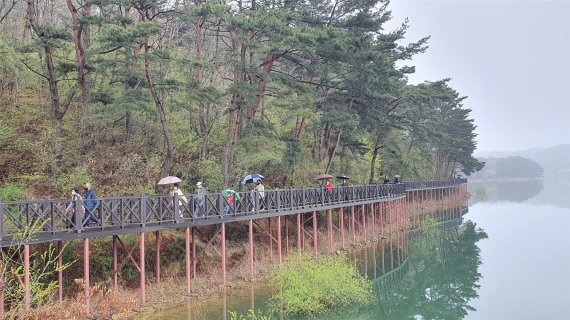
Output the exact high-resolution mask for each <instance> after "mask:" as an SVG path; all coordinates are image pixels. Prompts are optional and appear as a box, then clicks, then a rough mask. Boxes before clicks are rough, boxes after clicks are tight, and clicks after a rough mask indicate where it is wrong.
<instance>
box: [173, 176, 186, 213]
mask: <svg viewBox="0 0 570 320" xmlns="http://www.w3.org/2000/svg"><path fill="white" fill-rule="evenodd" d="M176 195H178V208H179V210H180V216H181V217H184V211H185V210H184V208H185V205H187V204H188V199H186V196H185V195H184V192H182V190H180V184H179V183H175V184H173V185H172V190H170V196H171V197H174V196H176Z"/></svg>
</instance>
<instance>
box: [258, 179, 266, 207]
mask: <svg viewBox="0 0 570 320" xmlns="http://www.w3.org/2000/svg"><path fill="white" fill-rule="evenodd" d="M256 183H257V185H256V186H255V191H256V192H257V196H258V200H259V210H265V209H267V206H266V205H265V186H264V185H263V182H262V181H261V180H257V182H256Z"/></svg>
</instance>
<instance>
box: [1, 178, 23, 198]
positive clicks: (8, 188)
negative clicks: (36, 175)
mask: <svg viewBox="0 0 570 320" xmlns="http://www.w3.org/2000/svg"><path fill="white" fill-rule="evenodd" d="M25 191H26V186H25V185H23V184H20V183H10V182H9V183H5V184H3V185H0V201H1V202H8V201H17V200H20V199H23V198H24V193H25Z"/></svg>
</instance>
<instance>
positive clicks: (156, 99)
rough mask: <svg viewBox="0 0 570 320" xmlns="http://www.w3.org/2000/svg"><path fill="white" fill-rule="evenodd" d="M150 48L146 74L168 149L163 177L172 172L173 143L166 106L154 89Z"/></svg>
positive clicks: (146, 51)
mask: <svg viewBox="0 0 570 320" xmlns="http://www.w3.org/2000/svg"><path fill="white" fill-rule="evenodd" d="M149 49H150V46H149V45H148V44H144V51H145V55H144V74H145V77H146V81H147V84H148V90H149V91H150V95H151V96H152V99H153V100H154V104H155V106H156V111H157V112H158V120H159V121H160V126H161V128H162V138H163V140H164V146H165V148H166V156H165V158H164V160H163V163H162V172H161V175H163V176H164V175H170V174H171V170H172V164H173V161H174V160H173V152H172V142H171V140H170V132H169V130H168V124H167V122H166V112H165V111H164V105H163V104H162V100H161V98H160V96H159V95H158V92H156V89H155V87H154V82H153V80H152V77H151V75H150V60H149V59H148V56H149V54H150V50H149Z"/></svg>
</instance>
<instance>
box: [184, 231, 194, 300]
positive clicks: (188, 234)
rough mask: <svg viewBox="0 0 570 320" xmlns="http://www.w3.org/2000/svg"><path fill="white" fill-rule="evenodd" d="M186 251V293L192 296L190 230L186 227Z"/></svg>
mask: <svg viewBox="0 0 570 320" xmlns="http://www.w3.org/2000/svg"><path fill="white" fill-rule="evenodd" d="M184 249H185V250H184V251H185V252H186V256H185V257H184V258H185V259H184V260H185V262H186V263H185V271H186V293H187V294H190V292H192V291H191V289H192V288H191V287H190V228H189V227H186V229H185V230H184Z"/></svg>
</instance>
